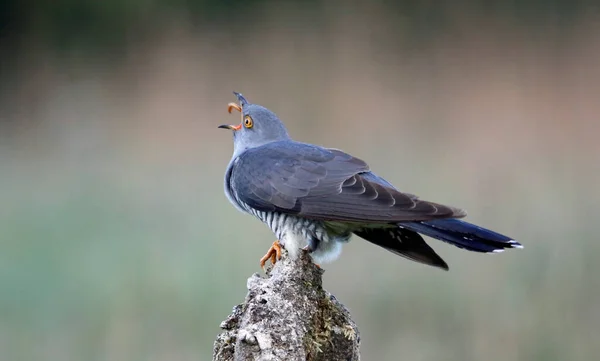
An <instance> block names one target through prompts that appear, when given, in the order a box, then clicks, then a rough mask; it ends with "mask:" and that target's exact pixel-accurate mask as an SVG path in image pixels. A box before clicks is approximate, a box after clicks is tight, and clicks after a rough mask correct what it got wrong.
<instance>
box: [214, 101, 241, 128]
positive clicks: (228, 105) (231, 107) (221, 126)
mask: <svg viewBox="0 0 600 361" xmlns="http://www.w3.org/2000/svg"><path fill="white" fill-rule="evenodd" d="M236 95H237V94H236ZM233 109H235V110H237V111H238V112H240V113H241V112H242V107H240V106H239V105H237V104H235V103H229V104H227V111H228V112H229V114H231V111H232V110H233ZM218 128H221V129H230V130H240V129H242V125H241V124H238V125H227V124H223V125H219V126H218Z"/></svg>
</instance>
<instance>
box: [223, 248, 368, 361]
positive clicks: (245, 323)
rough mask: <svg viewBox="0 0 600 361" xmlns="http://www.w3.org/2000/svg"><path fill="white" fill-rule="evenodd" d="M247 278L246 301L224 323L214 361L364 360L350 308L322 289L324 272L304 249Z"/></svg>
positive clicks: (284, 256) (235, 308)
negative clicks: (265, 276) (298, 253)
mask: <svg viewBox="0 0 600 361" xmlns="http://www.w3.org/2000/svg"><path fill="white" fill-rule="evenodd" d="M302 253H303V254H302V256H301V257H299V258H298V259H291V258H288V257H286V254H285V251H284V255H283V257H282V259H281V260H280V261H279V262H278V263H277V265H276V266H275V267H274V268H273V269H272V270H271V271H270V272H269V273H268V277H267V278H263V277H261V276H259V275H258V274H254V275H253V276H252V277H250V278H249V279H248V295H247V296H246V299H245V301H244V303H242V304H240V305H238V306H236V307H234V309H233V313H232V314H231V315H229V317H227V319H226V320H225V321H223V322H222V323H221V328H222V329H223V332H222V333H221V334H219V336H217V340H216V341H215V345H214V351H213V361H233V360H235V361H238V360H239V361H241V360H244V361H247V360H261V361H262V360H273V361H275V360H286V361H296V360H298V361H300V360H302V361H305V360H311V361H317V360H323V361H325V360H327V361H337V360H344V361H347V360H350V361H355V360H360V355H359V344H360V337H359V333H358V329H357V327H356V324H355V323H354V321H353V320H352V318H351V317H350V313H349V312H348V310H347V309H346V308H345V307H344V306H343V305H342V304H341V303H339V302H338V301H337V300H336V299H335V297H334V296H333V295H331V294H330V293H329V292H327V291H325V290H324V289H323V288H322V283H321V276H322V273H323V271H322V270H321V269H319V268H318V267H317V266H315V265H314V264H313V263H312V262H311V260H310V257H309V256H308V255H306V254H304V252H302Z"/></svg>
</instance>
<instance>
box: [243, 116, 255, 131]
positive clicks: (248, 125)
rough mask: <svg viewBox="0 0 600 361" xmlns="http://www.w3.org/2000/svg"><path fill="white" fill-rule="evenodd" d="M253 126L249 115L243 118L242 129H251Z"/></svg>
mask: <svg viewBox="0 0 600 361" xmlns="http://www.w3.org/2000/svg"><path fill="white" fill-rule="evenodd" d="M253 125H254V122H253V121H252V118H251V117H250V116H249V115H246V116H245V117H244V127H246V128H252V126H253Z"/></svg>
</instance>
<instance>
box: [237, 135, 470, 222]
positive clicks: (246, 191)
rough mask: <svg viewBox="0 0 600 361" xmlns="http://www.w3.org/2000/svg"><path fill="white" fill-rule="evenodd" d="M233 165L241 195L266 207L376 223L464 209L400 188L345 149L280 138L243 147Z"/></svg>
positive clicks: (247, 201)
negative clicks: (376, 173)
mask: <svg viewBox="0 0 600 361" xmlns="http://www.w3.org/2000/svg"><path fill="white" fill-rule="evenodd" d="M233 167H234V168H233V169H232V171H231V176H230V178H229V180H228V181H229V182H230V186H231V188H232V189H233V190H234V192H235V194H236V195H237V198H238V200H239V201H240V202H242V203H245V204H247V205H249V206H250V207H253V208H256V209H259V210H262V211H278V212H283V213H289V214H296V215H298V216H302V217H306V218H313V219H320V220H328V221H346V222H372V223H393V222H404V221H423V220H431V219H438V218H458V217H463V216H464V215H465V213H464V211H462V210H460V209H457V208H454V207H449V206H444V205H440V204H436V203H432V202H426V201H423V200H420V199H418V198H417V197H416V196H414V195H412V194H408V193H402V192H400V191H398V190H397V189H396V188H394V187H393V186H392V185H391V184H390V183H389V182H387V181H385V180H384V179H382V178H380V177H378V176H377V175H375V174H373V173H372V172H371V171H370V169H369V166H368V165H367V164H366V163H365V162H364V161H362V160H360V159H358V158H355V157H352V156H351V155H349V154H347V153H344V152H342V151H340V150H335V149H326V148H321V147H317V146H314V145H309V144H303V143H297V142H290V141H285V142H275V143H270V144H267V145H264V146H262V147H258V148H253V149H250V150H248V151H246V152H244V153H243V154H242V155H241V156H240V157H239V158H238V161H237V162H235V164H234V166H233Z"/></svg>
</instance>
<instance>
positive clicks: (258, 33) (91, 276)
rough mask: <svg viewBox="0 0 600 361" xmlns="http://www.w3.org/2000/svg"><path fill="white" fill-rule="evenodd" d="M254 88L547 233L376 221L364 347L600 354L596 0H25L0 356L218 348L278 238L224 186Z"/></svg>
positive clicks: (484, 212) (15, 39)
mask: <svg viewBox="0 0 600 361" xmlns="http://www.w3.org/2000/svg"><path fill="white" fill-rule="evenodd" d="M233 90H236V91H240V92H243V93H244V95H246V96H247V97H248V99H250V100H251V101H252V102H256V103H259V104H263V105H266V106H268V107H269V108H271V109H273V110H274V111H275V112H277V113H278V114H279V115H280V116H281V118H282V119H283V120H284V121H285V122H286V124H287V126H288V127H289V130H290V132H291V134H292V135H293V136H294V137H295V138H296V139H298V140H302V141H307V142H312V143H317V144H323V145H327V146H330V147H336V148H341V149H344V150H346V151H348V152H350V153H352V154H355V155H358V156H360V157H361V158H363V159H365V160H366V161H368V162H369V163H370V164H371V165H372V168H373V169H374V170H375V171H376V172H377V173H378V174H380V175H382V176H384V177H386V178H387V179H389V180H390V181H391V182H393V183H394V184H396V185H397V186H398V187H400V188H401V189H404V190H407V191H409V192H411V193H415V194H418V195H420V196H421V197H422V198H424V199H429V200H434V201H438V202H441V203H447V204H451V205H455V206H459V207H462V208H465V209H467V211H468V212H469V218H468V219H469V220H470V221H473V222H476V223H479V224H481V225H485V226H488V227H490V228H492V229H494V230H498V231H500V232H503V233H506V234H509V235H511V236H513V237H515V238H516V239H518V240H519V241H521V242H522V243H523V244H524V245H525V249H524V250H514V251H509V252H506V253H504V254H502V255H480V254H475V253H467V252H464V251H462V250H459V249H457V248H453V247H452V246H449V245H446V244H442V243H441V242H438V241H434V240H430V244H431V245H432V246H433V247H434V248H435V249H436V250H437V251H438V252H439V253H440V255H442V257H444V258H445V259H446V261H447V262H448V263H449V264H450V272H443V271H440V270H437V269H434V268H428V267H426V266H422V265H419V264H416V263H412V262H408V261H405V260H404V259H402V258H399V257H396V256H394V255H393V254H391V253H388V252H386V251H385V250H383V249H379V248H377V247H374V246H372V245H370V244H367V243H366V242H363V241H361V240H360V239H354V240H353V242H351V243H350V244H349V245H348V246H346V247H345V249H344V252H343V254H342V257H341V258H340V259H339V260H338V261H337V262H335V263H333V264H331V265H327V266H326V273H325V275H324V285H325V287H326V288H327V289H328V290H329V291H331V292H332V293H334V294H335V295H336V296H337V297H338V299H339V300H341V301H342V302H343V303H344V304H345V305H346V306H347V307H348V308H349V309H350V311H351V312H352V314H353V316H354V318H355V320H356V321H357V323H358V325H359V328H360V330H361V338H362V356H363V359H365V360H502V361H506V360H540V361H541V360H544V361H548V360H592V359H596V358H597V355H598V354H600V342H598V340H599V338H598V337H599V334H600V277H599V276H600V262H598V257H599V255H600V242H599V240H598V236H597V233H598V226H599V224H598V220H599V216H598V208H599V206H600V191H599V190H598V184H599V183H600V142H599V141H598V139H597V138H598V136H600V121H599V119H598V118H599V114H600V12H599V11H598V6H597V5H595V4H594V2H591V1H590V2H589V3H586V2H580V1H579V2H573V1H566V0H564V1H562V0H553V1H500V0H498V1H476V0H472V1H468V2H453V1H404V2H397V3H396V2H385V1H370V2H357V1H318V0H314V1H275V0H273V1H250V0H246V1H233V0H229V1H218V0H196V1H194V0H188V1H177V0H176V1H166V0H134V1H126V2H125V1H123V2H122V1H116V0H52V1H50V0H38V1H35V2H34V1H16V0H4V1H2V2H0V359H2V360H90V361H92V360H111V361H117V360H128V361H131V360H173V361H176V360H210V359H211V353H212V343H213V340H214V339H215V336H216V335H217V333H218V332H219V327H218V326H219V323H220V321H221V320H223V319H224V318H225V317H226V316H227V315H228V314H229V312H230V311H231V308H232V307H233V306H234V305H235V304H237V303H240V302H242V300H243V298H244V296H245V285H246V279H247V278H248V277H249V276H250V275H251V274H252V273H253V272H257V271H259V267H258V259H259V258H260V257H261V256H262V255H263V254H264V252H265V251H266V249H267V247H268V246H269V245H270V244H271V242H272V241H273V236H272V234H271V233H270V231H269V230H268V229H267V228H266V227H264V226H263V225H262V224H260V222H257V221H256V220H255V219H253V218H252V217H249V216H245V215H243V214H241V213H238V212H237V211H235V209H234V208H233V207H232V206H231V205H230V204H229V203H228V201H227V200H226V198H225V196H224V195H223V192H222V188H223V183H222V182H223V173H224V170H225V167H226V165H227V162H228V161H229V158H230V155H231V151H232V143H231V135H230V134H228V133H227V132H226V131H223V130H218V129H217V128H216V126H217V125H219V124H223V123H234V122H237V121H239V118H238V117H237V115H229V114H227V112H226V104H227V103H228V102H230V101H233V100H234V97H233V95H232V94H231V91H233Z"/></svg>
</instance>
